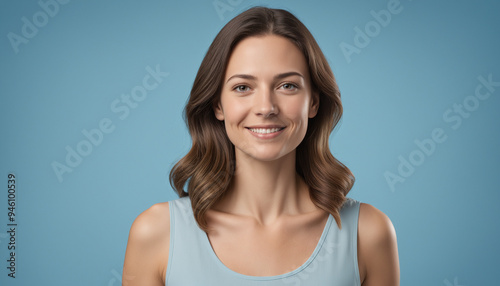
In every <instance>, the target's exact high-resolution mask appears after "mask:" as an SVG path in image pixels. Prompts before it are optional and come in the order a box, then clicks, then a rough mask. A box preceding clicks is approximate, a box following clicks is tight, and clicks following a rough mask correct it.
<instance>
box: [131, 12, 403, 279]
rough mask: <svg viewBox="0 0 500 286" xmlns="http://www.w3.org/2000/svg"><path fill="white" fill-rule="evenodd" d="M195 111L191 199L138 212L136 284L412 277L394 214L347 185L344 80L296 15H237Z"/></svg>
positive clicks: (188, 176) (208, 59)
mask: <svg viewBox="0 0 500 286" xmlns="http://www.w3.org/2000/svg"><path fill="white" fill-rule="evenodd" d="M185 112H186V118H187V124H188V127H189V131H190V134H191V136H192V141H193V145H192V148H191V150H190V151H189V153H188V154H187V155H186V156H185V157H184V158H182V159H181V160H180V161H179V162H178V163H177V164H176V165H175V166H174V168H173V169H172V171H171V174H170V180H171V183H172V186H173V188H174V189H175V190H176V191H177V192H178V194H179V196H180V197H181V198H179V199H176V200H173V201H170V202H166V203H159V204H155V205H153V206H152V207H151V208H149V209H148V210H146V211H144V212H143V213H142V214H140V215H139V216H138V217H137V219H136V220H135V221H134V223H133V225H132V227H131V230H130V236H129V241H128V245H127V251H126V255H125V263H124V271H123V285H284V284H292V285H363V286H377V285H381V286H382V285H383V286H391V285H399V262H398V253H397V244H396V236H395V231H394V228H393V226H392V223H391V221H390V220H389V219H388V218H387V217H386V216H385V215H384V214H383V213H382V212H380V211H379V210H377V209H376V208H374V207H372V206H370V205H368V204H363V203H360V202H358V201H355V200H352V199H349V198H346V195H347V193H348V192H349V190H350V189H351V187H352V184H353V183H354V177H353V176H352V174H351V172H350V171H349V169H348V168H347V167H346V166H344V165H343V164H342V163H340V162H339V161H337V160H336V159H335V158H334V157H333V156H332V154H331V152H330V150H329V145H328V138H329V135H330V133H331V132H332V130H333V128H334V126H335V125H336V123H337V122H338V121H339V120H340V117H341V115H342V105H341V102H340V93H339V91H338V88H337V85H336V83H335V79H334V76H333V74H332V72H331V69H330V67H329V65H328V63H327V61H326V59H325V57H324V55H323V53H322V52H321V50H320V48H319V47H318V45H317V43H316V41H315V40H314V38H313V37H312V35H311V34H310V33H309V31H308V30H307V28H306V27H305V26H304V25H303V24H302V23H301V22H300V21H299V20H298V19H297V18H296V17H295V16H293V15H292V14H290V13H289V12H287V11H284V10H278V9H269V8H263V7H256V8H252V9H249V10H247V11H245V12H243V13H241V14H240V15H238V16H237V17H235V18H234V19H232V20H231V21H230V22H229V23H228V24H227V25H226V26H225V27H224V28H223V29H222V30H221V31H220V32H219V34H218V35H217V37H216V38H215V39H214V41H213V43H212V45H211V46H210V48H209V50H208V51H207V54H206V56H205V58H204V59H203V62H202V63H201V66H200V69H199V71H198V74H197V76H196V79H195V81H194V84H193V88H192V91H191V94H190V98H189V101H188V103H187V106H186V110H185ZM184 188H187V192H186V191H185V190H184Z"/></svg>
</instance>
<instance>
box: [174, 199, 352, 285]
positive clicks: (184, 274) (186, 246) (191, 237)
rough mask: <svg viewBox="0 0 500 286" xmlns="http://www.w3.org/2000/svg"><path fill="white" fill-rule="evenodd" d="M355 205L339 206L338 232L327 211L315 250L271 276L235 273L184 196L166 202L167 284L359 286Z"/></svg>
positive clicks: (349, 203) (348, 201)
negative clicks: (289, 268)
mask: <svg viewBox="0 0 500 286" xmlns="http://www.w3.org/2000/svg"><path fill="white" fill-rule="evenodd" d="M359 205H360V203H359V202H358V201H356V200H353V199H350V198H348V199H347V201H346V202H345V203H344V205H343V207H342V209H341V210H340V218H341V221H342V230H340V229H339V228H338V226H337V224H336V223H335V219H334V218H333V216H332V215H329V216H328V220H327V222H326V225H325V228H324V229H323V233H322V235H321V238H320V239H319V242H318V244H317V245H316V248H315V249H314V252H313V253H312V255H311V256H310V257H309V259H308V260H307V261H306V262H305V263H304V264H302V265H301V266H300V267H299V268H297V269H295V270H293V271H291V272H288V273H285V274H281V275H276V276H249V275H243V274H240V273H237V272H235V271H233V270H231V269H229V268H228V267H227V266H225V265H224V264H223V263H222V261H220V260H219V258H218V257H217V255H216V254H215V252H214V251H213V249H212V245H211V244H210V241H209V239H208V237H207V234H206V233H205V232H204V231H203V230H202V229H200V228H199V227H198V224H197V223H196V221H195V219H194V216H193V211H192V208H191V202H190V200H189V197H183V198H179V199H176V200H173V201H170V202H169V206H170V250H169V257H168V266H167V270H166V271H167V273H166V279H165V283H166V285H167V286H247V285H248V286H250V285H266V286H267V285H269V286H277V285H308V286H312V285H314V286H323V285H325V286H326V285H329V286H330V285H331V286H360V279H359V271H358V258H357V229H358V215H359Z"/></svg>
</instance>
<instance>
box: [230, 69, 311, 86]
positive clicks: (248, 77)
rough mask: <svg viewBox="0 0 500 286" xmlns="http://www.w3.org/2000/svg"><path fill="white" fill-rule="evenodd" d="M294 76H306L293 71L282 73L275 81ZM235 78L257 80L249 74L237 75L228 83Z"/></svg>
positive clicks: (276, 76) (275, 77)
mask: <svg viewBox="0 0 500 286" xmlns="http://www.w3.org/2000/svg"><path fill="white" fill-rule="evenodd" d="M293 75H296V76H300V77H302V78H304V76H303V75H302V74H300V73H298V72H295V71H291V72H285V73H280V74H277V75H275V76H274V80H278V79H283V78H286V77H289V76H293ZM233 78H243V79H249V80H255V79H257V78H256V77H255V76H253V75H249V74H235V75H233V76H231V77H229V78H228V79H227V81H226V83H227V82H229V81H230V80H231V79H233Z"/></svg>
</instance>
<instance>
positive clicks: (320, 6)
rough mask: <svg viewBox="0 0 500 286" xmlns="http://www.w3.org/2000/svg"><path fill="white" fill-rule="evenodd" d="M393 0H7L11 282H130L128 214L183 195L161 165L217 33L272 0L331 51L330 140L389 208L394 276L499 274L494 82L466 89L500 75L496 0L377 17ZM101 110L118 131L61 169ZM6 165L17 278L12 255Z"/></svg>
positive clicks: (4, 159) (406, 279)
mask: <svg viewBox="0 0 500 286" xmlns="http://www.w3.org/2000/svg"><path fill="white" fill-rule="evenodd" d="M47 1H48V0H42V3H45V2H47ZM389 2H390V1H388V0H380V1H379V0H377V1H367V0H365V1H329V2H327V1H308V2H307V3H306V2H305V1H297V0H279V1H278V0H274V1H237V0H232V1H229V0H220V1H219V3H225V4H226V6H225V7H226V10H223V11H217V9H216V8H215V6H214V1H194V0H191V1H159V0H158V1H141V2H139V1H76V0H74V1H70V2H69V3H67V4H64V5H63V4H58V8H59V11H57V13H53V14H55V15H54V16H53V17H51V16H47V19H46V20H47V21H46V23H43V20H44V19H43V15H42V14H40V11H43V9H42V7H41V6H40V4H38V2H37V1H2V2H1V3H0V36H1V40H0V94H1V95H0V96H1V101H0V102H1V104H0V122H1V129H0V134H1V135H0V136H1V149H0V150H1V151H0V155H1V157H0V177H1V178H3V179H2V180H3V183H1V184H0V185H1V186H2V188H1V189H2V191H1V192H0V208H1V209H2V210H1V211H0V214H1V215H0V230H1V232H0V254H1V262H0V265H1V267H0V284H2V285H121V284H120V279H121V278H120V276H121V272H122V267H123V258H124V255H125V247H126V243H127V238H128V232H129V229H130V226H131V223H132V222H133V220H134V218H135V217H136V216H137V215H138V214H139V213H141V212H142V211H144V210H145V209H147V208H148V207H149V206H151V205H152V204H154V203H157V202H163V201H168V200H172V199H174V198H176V197H177V196H176V195H175V194H174V192H173V191H172V189H171V187H170V185H169V183H168V172H169V171H170V169H171V167H172V166H173V164H174V163H175V162H176V161H177V160H179V159H180V158H181V157H182V156H183V155H184V154H185V153H186V152H187V151H188V149H189V147H190V138H189V135H188V133H187V129H186V127H185V124H184V122H183V119H182V110H183V107H184V104H185V102H186V99H187V97H188V94H189V91H190V88H191V85H192V82H193V80H194V77H195V74H196V72H197V69H198V67H199V64H200V63H201V60H202V58H203V56H204V54H205V52H206V50H207V48H208V46H209V45H210V43H211V41H212V40H213V38H214V37H215V35H216V33H217V32H218V31H219V30H220V29H221V28H222V26H223V25H224V24H225V23H226V22H227V21H228V20H229V19H231V18H232V17H234V16H236V15H237V14H238V13H240V12H242V11H244V10H245V9H247V8H248V7H250V6H254V5H266V6H269V7H273V8H285V9H288V10H290V11H291V12H292V13H294V14H295V15H296V16H297V17H298V18H299V19H300V20H302V21H303V22H304V24H305V25H306V26H307V27H308V28H309V29H310V31H311V32H312V33H313V35H314V36H315V38H316V40H317V41H318V43H319V45H320V46H321V48H322V50H323V52H324V53H325V55H326V57H327V58H328V60H329V62H330V64H331V66H332V69H333V71H334V73H335V75H336V78H337V81H338V84H339V87H340V90H341V92H342V98H343V104H344V108H345V112H344V117H343V120H342V122H341V124H340V125H339V126H338V127H337V129H336V130H335V132H334V134H333V135H332V137H331V139H332V140H331V148H332V151H333V153H334V155H335V156H337V158H339V159H340V160H341V161H342V162H344V163H345V164H346V165H347V166H348V167H349V168H351V170H352V171H353V173H354V174H355V176H356V179H357V180H356V183H355V186H354V188H353V189H352V191H351V193H350V196H351V197H353V198H355V199H358V200H360V201H362V202H366V203H370V204H372V205H374V206H375V207H377V208H379V209H380V210H382V211H383V212H385V213H386V214H387V215H388V216H389V217H390V218H391V220H392V221H393V223H394V226H395V228H396V231H397V235H398V244H399V255H400V265H401V285H447V286H449V285H494V284H495V282H496V281H497V268H498V257H499V256H500V247H499V244H498V236H499V234H500V229H499V228H500V227H499V224H498V222H497V219H498V218H499V214H500V211H499V208H498V204H499V203H500V195H499V186H500V176H499V175H498V174H499V170H500V163H499V162H500V151H499V150H498V148H499V146H500V129H499V122H500V113H499V107H500V99H499V98H498V97H500V87H496V88H495V89H496V90H493V91H492V92H491V96H490V97H489V98H488V99H486V100H478V101H476V102H478V103H479V105H478V106H473V108H471V104H473V103H474V102H475V101H474V99H473V98H472V97H474V94H475V90H476V86H478V84H480V81H479V80H478V77H479V76H482V77H484V78H488V76H489V75H491V77H492V80H493V81H495V82H499V81H500V65H499V64H500V56H499V54H498V51H499V50H500V17H498V15H499V12H500V5H499V4H498V2H495V1H456V0H454V1H451V0H441V1H410V0H401V2H400V8H399V11H400V12H399V13H397V14H392V16H391V20H390V22H389V23H388V24H387V25H385V27H383V26H380V25H378V27H379V28H380V29H379V30H376V27H375V26H373V23H372V21H374V16H373V15H372V14H371V13H370V12H371V11H372V10H373V11H375V12H378V11H380V10H382V9H387V5H388V3H389ZM52 8H53V7H52ZM37 13H38V14H37ZM34 15H36V17H38V18H36V17H35V18H36V19H35V21H38V22H37V23H39V24H40V21H41V22H42V23H41V24H45V25H41V26H43V27H39V28H38V31H37V33H36V34H35V35H34V36H33V35H30V36H32V37H31V38H29V39H28V38H26V41H27V42H26V43H21V44H18V46H16V45H13V44H12V43H11V41H10V40H9V37H8V34H9V33H15V34H17V35H18V36H23V33H22V27H23V25H24V23H23V21H22V17H26V19H28V21H30V22H31V23H33V21H34V20H33V16H34ZM40 15H41V16H40ZM370 23H371V24H370ZM366 25H368V28H370V27H372V28H371V29H373V30H369V31H368V33H370V34H371V35H372V37H369V43H368V44H367V45H366V46H363V47H362V48H359V50H358V52H359V53H353V54H352V55H350V56H347V57H346V55H345V54H344V53H343V52H342V50H341V47H340V46H341V43H345V44H349V45H352V46H354V47H355V41H354V39H355V36H356V31H355V28H356V27H358V28H359V29H361V30H362V31H364V30H365V28H366ZM370 25H371V26H370ZM374 27H375V28H374ZM11 35H12V34H11ZM365 44H366V43H365ZM16 48H17V49H18V50H17V53H16ZM148 66H149V67H151V68H152V69H155V68H156V67H159V69H160V70H161V71H162V72H165V73H168V76H167V77H166V78H164V80H163V81H162V82H161V83H159V84H158V86H157V88H155V89H154V90H152V91H148V94H147V97H146V98H145V99H144V100H143V101H141V102H138V105H137V107H136V108H134V109H130V114H129V115H128V117H126V118H124V119H123V120H122V119H120V117H119V116H120V115H122V113H116V112H113V111H112V109H111V103H112V102H113V101H115V100H116V99H120V96H121V94H130V92H131V90H132V89H133V88H135V87H136V86H140V85H142V79H143V78H144V76H145V75H147V74H148V72H147V71H146V68H147V67H148ZM486 91H488V90H487V89H483V90H481V92H486ZM464 100H465V101H466V103H467V104H469V108H470V109H473V110H472V111H470V112H468V117H467V118H462V119H461V120H462V121H461V124H460V125H459V126H458V128H455V129H454V128H452V126H453V125H454V124H455V122H446V121H445V119H444V118H443V115H444V114H445V113H446V112H447V110H448V109H450V110H453V105H454V104H463V103H464ZM450 114H451V115H453V116H457V114H458V113H456V112H453V111H452V113H450ZM450 114H448V115H450ZM451 115H450V116H451ZM103 118H108V119H109V120H111V121H112V124H113V126H114V130H113V131H112V132H111V133H108V134H104V136H103V138H102V142H101V143H100V144H99V145H98V146H93V148H92V151H91V152H90V154H89V155H88V156H86V157H83V158H82V161H81V162H80V164H78V165H77V166H76V167H74V168H71V169H72V172H67V173H64V174H63V175H61V180H59V179H58V177H57V175H56V173H55V172H54V170H53V167H52V164H53V162H59V163H61V164H65V157H66V154H67V150H66V149H65V148H66V146H70V147H71V148H73V149H75V148H77V145H78V144H79V143H80V142H82V141H84V140H86V138H85V136H84V135H83V134H82V130H91V129H95V128H98V126H99V122H100V121H101V120H102V119H103ZM448 121H449V120H448ZM455 127H457V126H455ZM435 128H441V129H442V130H443V132H444V134H445V136H446V140H445V141H444V142H442V143H436V144H435V148H434V150H432V152H429V155H425V157H423V158H421V157H418V152H419V151H418V150H419V148H418V146H417V145H416V144H415V142H414V140H424V139H426V138H431V134H432V131H433V130H434V129H435ZM82 144H83V143H82ZM87 151H88V150H87ZM412 152H413V153H412ZM412 154H413V156H414V157H413V161H414V162H415V160H417V161H418V160H420V161H418V162H417V165H418V166H415V167H414V171H413V173H412V174H411V175H409V176H407V177H401V178H402V179H404V181H403V182H397V183H395V184H394V185H393V187H394V188H393V189H391V184H390V182H388V181H387V180H386V177H385V174H386V172H391V173H393V174H395V175H398V176H399V175H400V174H398V166H399V164H400V156H402V158H404V159H405V160H410V159H411V158H410V157H411V156H412ZM421 154H423V153H421ZM415 156H417V157H415ZM422 161H423V162H422ZM11 172H13V173H15V174H16V176H17V185H16V187H17V204H18V205H17V209H16V222H17V223H18V227H17V247H18V248H17V252H16V254H17V269H16V275H17V278H15V279H11V278H8V277H7V269H6V264H7V263H6V259H7V258H6V257H7V255H8V250H7V243H8V237H7V235H6V230H7V228H6V226H7V187H6V185H7V174H9V173H11Z"/></svg>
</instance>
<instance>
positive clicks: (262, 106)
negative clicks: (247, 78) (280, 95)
mask: <svg viewBox="0 0 500 286" xmlns="http://www.w3.org/2000/svg"><path fill="white" fill-rule="evenodd" d="M254 112H255V114H256V115H259V116H263V117H269V116H273V115H277V114H278V112H279V110H278V107H277V105H276V102H275V95H274V94H273V92H272V91H270V90H267V89H266V90H262V91H260V92H257V93H256V94H255V101H254Z"/></svg>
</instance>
